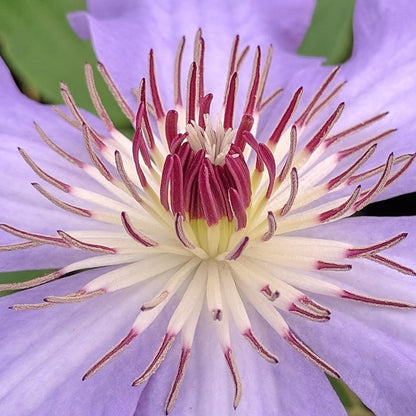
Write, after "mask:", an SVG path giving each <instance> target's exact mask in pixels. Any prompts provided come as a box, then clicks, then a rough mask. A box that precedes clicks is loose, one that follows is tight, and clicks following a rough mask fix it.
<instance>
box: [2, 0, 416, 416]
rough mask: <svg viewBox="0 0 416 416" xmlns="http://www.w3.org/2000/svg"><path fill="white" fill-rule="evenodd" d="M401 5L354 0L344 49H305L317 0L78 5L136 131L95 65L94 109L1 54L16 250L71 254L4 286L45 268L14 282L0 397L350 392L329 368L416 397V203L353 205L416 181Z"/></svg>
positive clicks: (122, 410)
mask: <svg viewBox="0 0 416 416" xmlns="http://www.w3.org/2000/svg"><path fill="white" fill-rule="evenodd" d="M399 3H400V4H399V5H397V4H396V3H395V5H394V6H392V5H390V4H389V3H388V2H387V1H386V2H372V1H366V2H365V1H358V2H357V13H356V20H355V34H356V35H355V47H354V48H355V49H354V54H353V56H352V58H351V60H350V61H349V63H348V64H346V65H345V66H343V67H342V68H341V69H339V68H333V69H328V68H324V67H321V66H320V64H319V61H318V60H316V59H308V58H302V57H299V56H295V55H294V51H295V48H296V46H297V45H298V43H299V41H300V39H301V38H302V35H303V33H304V31H305V28H306V25H307V22H308V21H309V20H310V15H311V10H312V6H313V4H312V2H304V1H290V2H285V1H279V2H274V3H273V4H271V3H270V4H269V2H260V3H259V2H248V3H246V4H244V5H243V4H241V3H238V4H233V2H212V1H211V2H207V3H204V2H198V3H196V2H186V3H185V2H183V3H181V4H180V5H178V4H176V3H175V2H167V3H165V4H163V6H160V5H157V4H155V2H150V1H141V2H134V1H130V2H126V3H122V4H120V3H119V2H115V1H114V2H113V1H105V2H103V1H93V0H92V1H90V2H89V12H88V13H85V12H80V13H76V14H74V15H72V16H71V17H70V21H71V23H72V25H73V27H74V29H75V30H76V32H77V33H78V34H79V35H80V36H82V37H84V38H87V37H88V38H91V39H92V41H93V44H94V47H95V50H96V53H97V56H98V58H99V59H100V63H99V64H98V70H99V72H100V74H101V76H102V77H103V79H104V80H105V82H106V83H107V85H108V87H109V89H110V91H111V93H112V94H113V96H114V98H115V100H116V102H117V103H118V104H119V106H120V108H121V110H122V111H123V113H124V114H125V116H126V117H127V119H128V120H129V121H130V122H131V124H132V126H133V127H134V135H133V137H125V136H124V135H123V134H122V133H121V132H120V131H118V130H117V129H116V127H115V126H114V124H113V123H112V121H111V119H110V117H109V115H108V114H107V112H106V110H105V108H104V106H103V105H102V102H101V99H100V95H99V92H97V90H96V88H95V83H94V76H93V72H92V68H91V66H90V65H87V66H86V68H85V76H86V86H87V88H88V90H89V93H90V96H91V99H92V102H93V104H94V106H95V109H96V111H97V114H98V118H97V117H94V116H92V115H89V114H86V113H85V112H83V111H82V110H80V109H79V108H78V107H77V105H76V103H75V102H74V99H73V97H72V95H71V92H70V90H69V89H68V87H67V86H66V85H64V84H62V86H61V91H62V97H63V100H64V101H65V104H66V109H64V108H61V107H58V108H55V113H54V111H53V109H51V108H49V107H48V106H44V105H41V104H38V103H35V102H32V101H30V100H29V99H27V98H25V97H24V96H22V95H21V94H20V93H19V92H18V91H17V89H16V87H15V86H14V85H13V83H12V81H11V77H10V75H9V74H8V72H7V69H6V68H5V66H4V64H2V66H1V73H0V75H1V77H0V80H1V81H0V82H1V86H2V100H1V103H0V110H1V111H0V128H1V130H0V134H1V136H2V137H1V138H2V141H1V146H2V151H1V157H2V167H3V169H2V170H1V173H0V175H1V184H2V198H3V205H2V206H3V210H2V219H1V221H2V224H1V228H2V230H3V232H2V234H1V238H2V244H3V246H2V250H3V251H5V253H2V270H19V269H41V268H48V269H56V270H54V271H52V272H50V273H48V274H45V275H44V276H42V277H39V278H36V279H32V280H28V281H26V282H22V283H10V284H3V285H0V289H1V290H11V289H13V290H16V289H29V290H24V291H21V292H19V293H16V294H13V295H10V296H7V297H4V298H2V300H1V305H2V319H1V323H0V325H1V334H2V344H1V348H0V351H1V352H0V354H1V363H2V368H1V373H0V374H1V383H0V391H1V400H0V410H1V413H2V414H22V415H26V414H27V415H28V414H30V415H33V414H39V415H41V414H50V413H53V414H63V415H65V414H71V415H73V414H77V415H78V414H90V415H93V414H94V415H96V414H111V415H113V414H123V415H125V414H126V415H128V414H135V415H158V414H164V413H170V412H171V413H172V414H176V415H191V414H197V415H211V414H219V415H228V414H236V415H238V414H241V415H247V414H264V415H276V414H290V415H301V414H302V415H303V414H308V415H315V414H319V415H325V414H331V415H337V414H345V410H344V408H343V407H342V405H341V403H340V402H339V400H338V398H337V396H336V394H335V392H334V391H333V390H332V388H331V386H330V383H329V381H328V379H327V377H326V376H325V374H328V375H330V376H332V377H337V378H341V379H343V380H344V381H345V382H346V383H347V384H348V385H349V386H350V387H351V388H352V389H353V390H354V391H355V392H356V393H357V394H358V395H359V396H360V397H361V398H362V399H363V401H364V403H365V404H367V405H368V406H369V407H370V408H371V409H373V410H374V411H375V412H376V413H377V414H378V415H383V414H384V415H391V414H394V415H400V414H403V415H405V414H406V415H407V414H411V413H412V409H413V408H414V400H413V398H414V396H415V394H416V391H415V388H416V387H415V386H416V383H415V381H416V380H415V377H416V376H415V373H416V372H415V361H414V335H415V325H414V323H413V320H414V318H415V312H414V307H415V306H414V304H413V303H412V302H414V301H415V298H416V296H415V283H414V280H413V279H414V276H415V275H416V273H415V271H414V255H413V247H414V234H412V233H414V232H415V230H414V221H413V220H412V218H400V217H399V218H389V219H386V218H366V217H353V218H347V217H350V216H351V215H352V214H354V213H356V212H358V211H360V210H361V209H362V208H363V207H365V206H366V205H368V204H369V203H371V202H373V201H374V200H379V199H380V198H383V197H384V198H387V197H391V196H394V195H398V194H400V193H403V192H410V191H414V190H415V180H414V170H413V174H412V172H410V169H412V162H413V160H414V157H415V156H414V153H413V151H414V144H413V143H412V140H414V139H413V137H414V133H415V129H416V126H415V122H414V108H416V107H415V104H416V94H415V93H414V87H415V85H414V84H415V80H414V76H413V73H414V66H415V60H414V47H415V40H414V39H415V38H414V33H413V26H412V22H413V19H414V17H415V16H413V14H414V13H415V12H414V11H413V10H412V9H409V8H406V7H405V6H406V2H405V1H401V2H399ZM182 34H183V35H184V37H181V36H182ZM270 43H273V49H272V48H270V47H269V46H268V45H269V44H270ZM248 45H249V46H250V50H249V49H248V48H247V47H246V46H248ZM257 45H260V46H257ZM149 48H153V49H150V52H149ZM250 51H251V52H252V53H251V56H250ZM272 58H273V61H272ZM250 59H251V62H250ZM227 62H228V63H227ZM145 67H147V70H146V69H145ZM146 71H147V73H148V74H147V75H146ZM140 76H144V78H142V79H141V80H140ZM345 80H348V82H347V83H345ZM280 86H283V87H284V92H282V91H281V89H280ZM33 121H35V124H34V125H33V124H32V122H33ZM396 129H398V131H396ZM16 147H18V150H16ZM35 174H36V175H37V176H38V177H39V179H36V181H38V182H33V181H34V180H35V179H34V177H35V176H36V175H35ZM31 182H32V185H33V188H34V190H30V183H31ZM412 238H413V240H412ZM412 241H413V243H412ZM8 306H11V309H10V310H9V309H7V307H8ZM376 306H378V308H377V307H376ZM131 384H133V387H132V386H131ZM233 408H234V409H236V410H235V411H234V410H233Z"/></svg>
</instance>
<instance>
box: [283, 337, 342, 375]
mask: <svg viewBox="0 0 416 416" xmlns="http://www.w3.org/2000/svg"><path fill="white" fill-rule="evenodd" d="M284 339H285V340H286V341H287V342H288V343H289V344H290V345H291V346H292V347H293V348H294V349H295V350H297V351H299V352H300V353H301V354H303V355H304V356H305V357H306V358H308V359H309V360H311V361H312V362H313V363H314V364H316V365H317V366H318V367H319V368H321V370H323V371H325V373H327V374H329V375H330V376H332V377H335V378H341V376H340V375H339V374H338V372H337V371H336V370H335V369H334V368H333V367H331V366H330V365H329V364H327V363H326V362H325V361H324V360H322V358H321V357H319V356H318V355H317V354H315V353H314V352H313V351H312V350H311V349H310V348H309V347H307V346H306V345H305V344H304V343H303V342H302V341H301V340H300V339H299V338H297V337H296V336H295V334H294V333H293V332H292V331H290V330H289V331H288V332H287V334H286V335H285V336H284Z"/></svg>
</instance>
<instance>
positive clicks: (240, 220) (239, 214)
mask: <svg viewBox="0 0 416 416" xmlns="http://www.w3.org/2000/svg"><path fill="white" fill-rule="evenodd" d="M228 201H229V204H230V206H231V209H232V213H233V217H234V220H235V231H238V230H241V229H242V228H244V227H245V226H246V225H247V214H246V209H245V207H244V204H243V201H242V200H241V197H240V195H239V194H238V192H237V191H236V190H235V189H234V188H230V189H228Z"/></svg>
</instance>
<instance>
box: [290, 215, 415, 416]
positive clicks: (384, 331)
mask: <svg viewBox="0 0 416 416" xmlns="http://www.w3.org/2000/svg"><path fill="white" fill-rule="evenodd" d="M387 224H388V226H386V225H387ZM319 228H320V229H319V237H320V238H331V239H338V240H341V241H349V242H353V243H355V244H356V245H357V246H360V245H361V246H363V245H366V244H368V243H371V242H375V241H380V240H382V239H385V238H388V237H391V236H392V235H395V234H396V233H399V232H402V231H408V232H409V236H408V237H407V239H406V240H404V241H403V242H402V243H400V244H399V245H398V246H395V247H393V248H391V249H389V250H387V251H386V254H384V253H383V255H386V256H388V257H391V258H392V259H394V260H395V261H399V262H401V263H402V264H404V265H406V266H409V267H414V266H415V264H416V262H415V257H414V247H415V240H416V222H415V220H414V217H407V218H406V217H404V218H389V219H388V220H386V218H365V217H359V218H350V219H347V220H343V221H340V222H337V223H334V224H328V225H325V226H321V227H319ZM345 230H348V232H347V233H346V232H345ZM302 234H303V235H314V234H315V235H316V229H315V232H314V229H310V230H307V231H304V232H303V233H302ZM341 274H342V275H344V274H343V273H338V274H337V273H336V272H332V273H326V274H325V276H327V279H329V280H332V281H333V282H334V281H335V283H336V284H338V285H340V286H342V287H346V288H351V289H353V290H357V291H360V292H361V293H366V294H368V295H370V296H376V297H384V298H391V299H398V300H403V301H407V302H413V303H415V302H416V295H415V288H416V282H415V280H414V277H412V276H404V275H401V274H400V273H398V272H396V271H394V270H391V269H388V268H386V267H383V266H381V265H379V264H376V263H371V262H368V261H367V262H365V263H364V262H360V263H358V262H357V264H356V263H354V264H353V268H352V271H351V272H349V273H348V276H345V275H344V276H341ZM316 298H317V300H318V301H319V302H321V303H323V304H325V305H326V306H329V307H330V309H331V311H332V315H331V320H330V321H329V322H328V323H325V324H324V325H313V324H312V325H313V326H312V325H311V324H309V323H307V322H304V321H301V320H297V319H293V318H291V317H288V320H289V321H292V325H293V327H294V328H295V330H296V331H297V332H298V333H299V334H301V335H302V337H303V338H304V339H305V341H306V342H307V343H308V344H309V345H310V346H311V347H312V348H313V349H314V350H315V351H316V352H317V353H320V354H322V356H324V357H325V358H326V359H327V361H328V362H329V363H331V364H333V365H334V366H335V367H336V368H337V370H338V371H339V372H340V374H341V377H342V378H343V380H344V381H345V382H346V383H347V384H348V385H349V387H351V388H352V389H353V391H355V392H356V393H357V394H358V396H359V397H360V398H361V399H362V400H363V401H364V403H365V404H366V405H367V406H368V407H369V408H370V409H371V410H373V411H374V412H375V413H376V414H377V415H378V414H380V415H384V414H385V415H390V414H394V415H407V414H411V413H412V411H413V409H414V400H413V397H414V396H415V394H416V388H415V385H416V384H415V381H416V376H415V374H416V372H415V370H416V362H415V359H414V339H415V336H416V326H415V325H414V320H415V318H416V313H415V311H414V310H394V309H387V308H386V309H383V308H376V307H371V306H368V305H364V304H358V303H355V302H347V301H342V300H339V299H329V298H326V297H319V296H317V297H316Z"/></svg>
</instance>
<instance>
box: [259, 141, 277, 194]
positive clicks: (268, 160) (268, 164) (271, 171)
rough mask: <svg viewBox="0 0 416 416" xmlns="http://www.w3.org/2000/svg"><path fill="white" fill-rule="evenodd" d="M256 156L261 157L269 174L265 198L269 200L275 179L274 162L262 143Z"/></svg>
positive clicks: (268, 150)
mask: <svg viewBox="0 0 416 416" xmlns="http://www.w3.org/2000/svg"><path fill="white" fill-rule="evenodd" d="M258 155H259V156H260V157H261V160H262V161H263V163H264V164H265V166H266V169H267V172H268V174H269V185H268V187H267V191H266V198H267V199H269V198H270V197H271V195H272V191H273V186H274V180H275V178H276V162H275V159H274V156H273V153H272V152H271V150H270V149H269V148H268V147H267V146H266V145H265V144H263V143H260V144H259V147H258Z"/></svg>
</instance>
